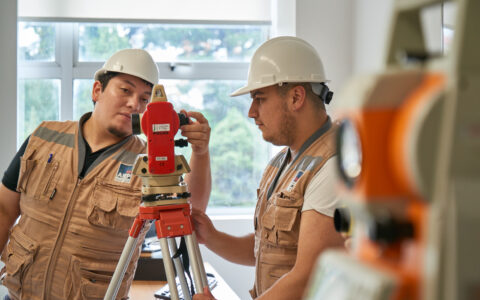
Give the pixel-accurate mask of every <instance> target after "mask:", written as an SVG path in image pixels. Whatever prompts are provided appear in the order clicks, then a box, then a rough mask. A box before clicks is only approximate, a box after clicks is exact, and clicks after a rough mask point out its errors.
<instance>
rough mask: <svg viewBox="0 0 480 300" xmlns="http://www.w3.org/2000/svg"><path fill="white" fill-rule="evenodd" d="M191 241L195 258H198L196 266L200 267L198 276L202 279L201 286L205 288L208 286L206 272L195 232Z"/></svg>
mask: <svg viewBox="0 0 480 300" xmlns="http://www.w3.org/2000/svg"><path fill="white" fill-rule="evenodd" d="M192 239H193V245H194V246H195V252H196V253H197V257H198V266H199V267H200V275H201V277H202V285H203V286H204V287H205V286H208V281H207V272H205V266H204V264H203V259H202V253H201V252H200V246H199V245H198V242H197V236H196V234H195V232H193V233H192Z"/></svg>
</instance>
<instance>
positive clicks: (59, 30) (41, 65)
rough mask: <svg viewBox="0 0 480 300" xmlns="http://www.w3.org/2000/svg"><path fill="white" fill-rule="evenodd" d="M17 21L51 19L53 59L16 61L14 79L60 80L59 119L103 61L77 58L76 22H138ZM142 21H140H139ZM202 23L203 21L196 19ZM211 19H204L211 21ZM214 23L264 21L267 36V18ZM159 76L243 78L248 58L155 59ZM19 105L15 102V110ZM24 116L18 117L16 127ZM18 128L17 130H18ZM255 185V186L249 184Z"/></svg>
mask: <svg viewBox="0 0 480 300" xmlns="http://www.w3.org/2000/svg"><path fill="white" fill-rule="evenodd" d="M18 22H38V23H54V26H55V58H54V61H49V62H46V61H44V62H42V61H29V62H20V61H19V64H18V79H59V80H60V89H61V90H60V105H59V110H60V111H59V112H58V115H59V120H60V121H64V120H72V119H73V105H74V102H73V100H74V99H73V98H74V95H73V89H74V80H76V79H93V74H94V73H95V71H96V70H98V69H100V68H101V67H102V66H103V63H104V62H80V61H79V59H78V54H79V25H80V24H81V23H102V24H104V23H125V24H128V23H131V24H138V23H139V22H138V21H130V20H114V21H112V20H94V21H92V20H68V22H66V21H58V20H46V19H41V20H37V19H31V18H19V19H18ZM140 23H142V22H140ZM143 23H149V24H168V23H169V22H163V21H162V22H157V23H152V22H143ZM182 24H186V25H189V24H199V23H196V22H192V23H189V22H182ZM200 24H203V23H200ZM211 24H213V23H208V25H211ZM214 24H215V25H217V24H218V25H232V24H233V25H268V26H270V28H269V32H268V36H267V39H268V38H269V36H270V35H271V31H272V28H271V22H215V23H214ZM157 66H158V68H159V73H160V78H159V82H160V83H161V82H162V80H169V79H174V80H241V81H246V78H247V74H248V67H249V61H245V62H224V61H220V62H205V61H189V62H184V61H181V62H157ZM18 107H19V105H17V111H19V112H20V111H21V110H18ZM20 122H24V118H20V117H19V119H18V125H17V127H18V128H21V126H20ZM19 132H20V131H19ZM19 139H20V137H19V134H17V148H18V147H20V145H21V144H22V143H23V142H24V141H23V140H19ZM267 145H268V146H267V149H268V152H269V156H270V157H271V156H272V155H271V154H272V153H276V152H277V151H278V149H277V150H275V147H272V145H271V144H269V143H268V144H267ZM251 188H255V187H251ZM254 208H255V207H254V206H253V207H251V208H245V207H232V208H221V207H211V208H209V210H211V211H212V212H213V213H214V214H216V215H250V214H253V210H254Z"/></svg>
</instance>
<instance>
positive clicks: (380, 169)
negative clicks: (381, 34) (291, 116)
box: [306, 0, 480, 300]
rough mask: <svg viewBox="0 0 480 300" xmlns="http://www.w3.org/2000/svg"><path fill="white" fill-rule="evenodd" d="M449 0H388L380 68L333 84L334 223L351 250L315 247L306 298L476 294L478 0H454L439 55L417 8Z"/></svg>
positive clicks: (479, 264) (479, 286)
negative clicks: (348, 235)
mask: <svg viewBox="0 0 480 300" xmlns="http://www.w3.org/2000/svg"><path fill="white" fill-rule="evenodd" d="M444 2H445V1H437V0H415V1H409V0H397V1H395V5H394V7H395V11H394V15H393V27H392V30H391V32H390V33H391V35H390V41H389V46H388V52H387V61H386V70H385V71H384V72H383V73H380V74H375V75H371V76H362V77H358V78H356V79H354V80H353V81H351V83H350V84H349V85H348V86H347V87H346V89H345V90H344V92H343V94H341V95H340V99H339V101H338V103H342V107H341V108H339V109H338V113H339V115H340V117H341V118H340V120H341V126H340V128H339V132H338V161H339V165H338V170H339V173H340V175H341V180H340V182H341V184H340V185H341V186H342V188H341V190H342V197H343V200H344V204H345V208H342V209H340V210H338V211H337V212H336V215H335V225H336V227H337V228H338V229H339V230H340V231H343V232H347V231H351V232H352V240H351V242H352V249H351V251H350V253H345V252H344V251H328V252H325V253H324V254H322V255H321V257H320V258H319V260H318V262H317V268H316V271H315V274H314V276H313V278H312V281H311V282H310V288H309V290H308V295H307V296H306V299H308V300H313V299H336V300H342V299H367V300H373V299H378V300H383V299H413V300H415V299H428V300H434V299H435V300H437V299H440V300H441V299H445V300H447V299H472V300H473V299H480V256H479V255H478V253H480V235H479V234H478V228H480V217H479V216H480V201H479V200H478V197H479V196H478V195H480V159H479V155H480V101H479V96H478V95H480V59H479V58H478V53H480V35H479V34H478V28H480V15H479V12H480V1H478V0H458V1H452V2H455V4H456V12H457V16H456V24H455V26H454V31H455V35H454V40H453V43H452V45H451V49H450V51H449V52H448V53H446V54H445V55H438V54H437V53H430V52H429V51H428V50H427V47H426V43H425V37H424V34H423V32H424V31H423V30H422V22H421V19H422V18H421V17H422V10H423V9H426V8H431V7H432V6H434V5H440V6H441V8H442V9H443V5H444ZM442 12H443V11H442ZM439 29H440V31H441V30H442V28H439ZM353 221H354V225H353V228H352V223H353Z"/></svg>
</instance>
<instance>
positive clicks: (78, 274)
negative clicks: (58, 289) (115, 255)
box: [65, 256, 130, 300]
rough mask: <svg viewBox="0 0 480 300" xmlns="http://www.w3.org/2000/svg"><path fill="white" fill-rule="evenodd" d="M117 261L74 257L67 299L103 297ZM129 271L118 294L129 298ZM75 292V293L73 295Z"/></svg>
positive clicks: (66, 289)
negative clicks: (88, 259)
mask: <svg viewBox="0 0 480 300" xmlns="http://www.w3.org/2000/svg"><path fill="white" fill-rule="evenodd" d="M115 267H116V262H93V261H88V262H85V261H81V259H80V258H78V257H75V256H74V257H72V260H71V262H70V267H69V274H70V276H69V277H70V278H67V282H68V283H66V286H65V295H66V296H68V298H67V299H92V300H93V299H103V297H104V296H105V293H106V292H107V288H108V285H109V284H110V281H111V279H112V276H113V272H114V270H115ZM128 278H130V273H128V271H127V272H126V273H125V276H124V277H123V279H124V280H123V282H122V284H121V285H120V289H119V291H118V296H119V297H122V298H121V299H127V292H128V290H127V281H128V280H127V279H128ZM72 294H73V295H72Z"/></svg>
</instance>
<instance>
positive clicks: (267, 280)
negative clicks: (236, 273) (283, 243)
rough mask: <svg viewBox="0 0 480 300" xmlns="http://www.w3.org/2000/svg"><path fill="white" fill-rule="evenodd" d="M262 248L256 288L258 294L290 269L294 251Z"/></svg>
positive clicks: (294, 258)
mask: <svg viewBox="0 0 480 300" xmlns="http://www.w3.org/2000/svg"><path fill="white" fill-rule="evenodd" d="M273 251H275V250H270V251H269V250H267V249H263V251H262V254H261V256H260V260H259V266H258V270H259V274H258V275H259V276H258V281H257V282H256V284H258V288H259V291H260V294H261V293H263V292H265V291H266V290H267V289H268V288H270V287H271V286H272V285H273V284H274V283H275V282H276V281H277V280H278V279H280V278H281V277H282V276H283V275H285V274H286V273H288V272H290V270H292V268H293V266H294V264H295V260H296V257H297V256H296V251H295V252H293V251H278V250H276V251H275V252H273Z"/></svg>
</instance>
